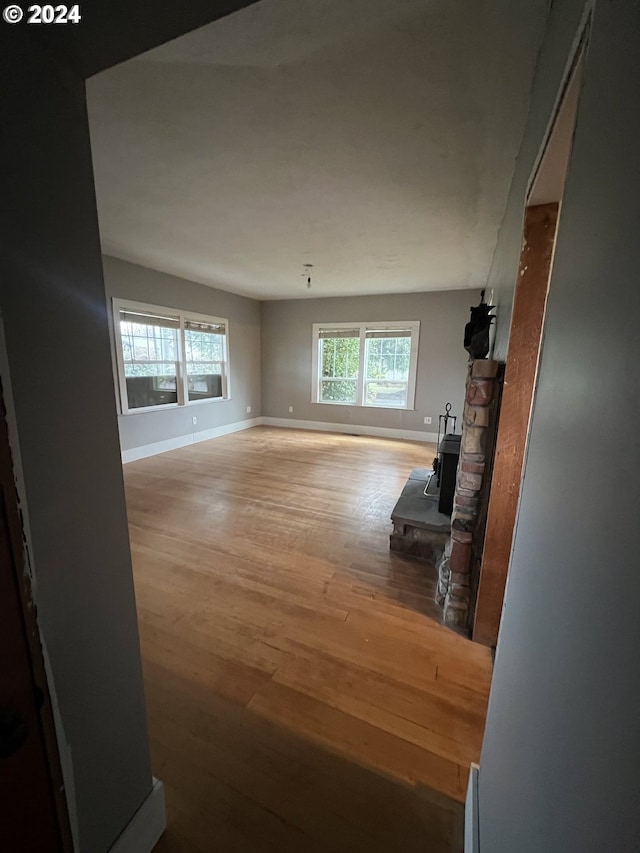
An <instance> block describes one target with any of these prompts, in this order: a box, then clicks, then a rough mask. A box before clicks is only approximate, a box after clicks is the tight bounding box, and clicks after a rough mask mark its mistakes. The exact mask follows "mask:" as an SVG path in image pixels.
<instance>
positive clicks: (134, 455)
mask: <svg viewBox="0 0 640 853" xmlns="http://www.w3.org/2000/svg"><path fill="white" fill-rule="evenodd" d="M261 424H262V418H249V419H248V420H246V421H236V423H233V424H226V425H225V426H219V427H213V428H212V429H202V430H200V431H199V432H188V433H186V435H178V436H176V437H175V438H167V439H164V440H163V441H154V442H153V443H152V444H142V445H140V447H132V448H131V449H130V450H123V451H122V461H123V463H126V462H135V461H136V460H138V459H146V457H147V456H156V455H157V454H158V453H166V452H167V451H169V450H177V449H178V448H179V447H187V446H188V445H190V444H197V443H198V442H199V441H208V440H209V439H210V438H218V437H219V436H221V435H229V434H230V433H232V432H240V431H241V430H243V429H251V427H255V426H260V425H261Z"/></svg>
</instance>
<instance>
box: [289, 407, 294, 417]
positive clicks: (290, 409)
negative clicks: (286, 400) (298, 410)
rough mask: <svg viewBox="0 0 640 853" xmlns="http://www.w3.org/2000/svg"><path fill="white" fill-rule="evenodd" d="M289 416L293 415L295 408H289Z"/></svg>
mask: <svg viewBox="0 0 640 853" xmlns="http://www.w3.org/2000/svg"><path fill="white" fill-rule="evenodd" d="M289 414H290V415H292V414H293V406H289Z"/></svg>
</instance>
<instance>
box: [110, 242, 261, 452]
mask: <svg viewBox="0 0 640 853" xmlns="http://www.w3.org/2000/svg"><path fill="white" fill-rule="evenodd" d="M103 264H104V277H105V287H106V291H107V297H108V300H109V311H111V298H112V297H118V298H121V299H131V300H134V301H137V302H147V303H151V304H155V305H162V306H166V307H168V308H179V309H183V310H186V311H194V312H196V313H199V314H210V315H212V316H217V317H226V318H227V319H228V320H229V364H230V389H231V397H230V399H229V400H219V401H217V402H213V403H202V404H198V405H197V406H180V407H178V408H175V409H165V410H164V411H155V412H135V413H134V414H128V415H119V416H118V426H119V429H120V443H121V445H122V449H123V450H130V449H131V448H134V447H140V446H142V445H145V444H152V443H153V442H156V441H164V440H166V439H171V438H179V437H180V436H186V435H191V434H192V433H196V434H197V433H198V432H200V431H202V430H207V429H211V428H213V427H219V426H226V425H227V424H233V423H237V422H239V421H243V420H247V419H249V418H256V417H259V416H260V414H261V402H260V401H261V389H260V303H259V302H256V300H255V299H247V298H245V297H244V296H236V295H235V294H233V293H227V292H225V291H223V290H216V289H215V288H213V287H206V286H205V285H202V284H196V283H195V282H192V281H186V280H185V279H182V278H176V277H175V276H172V275H166V274H165V273H161V272H156V271H155V270H150V269H146V268H145V267H140V266H137V265H136V264H130V263H127V262H126V261H121V260H118V259H117V258H112V257H108V256H104V257H103ZM114 370H115V367H114ZM247 406H251V413H250V414H247ZM194 415H195V416H196V417H197V418H198V423H197V425H196V426H193V424H192V417H193V416H194Z"/></svg>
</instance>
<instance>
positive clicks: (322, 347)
mask: <svg viewBox="0 0 640 853" xmlns="http://www.w3.org/2000/svg"><path fill="white" fill-rule="evenodd" d="M418 332H419V323H418V322H410V323H398V324H381V323H371V324H365V323H361V324H353V325H352V326H350V325H349V324H346V323H345V324H335V325H333V326H321V325H320V324H316V325H315V326H314V346H315V347H317V365H318V379H317V382H316V381H315V380H314V393H313V400H314V401H315V402H318V403H342V404H344V405H359V406H378V407H380V408H397V409H406V408H411V407H412V406H413V399H414V394H415V374H416V363H417V350H418Z"/></svg>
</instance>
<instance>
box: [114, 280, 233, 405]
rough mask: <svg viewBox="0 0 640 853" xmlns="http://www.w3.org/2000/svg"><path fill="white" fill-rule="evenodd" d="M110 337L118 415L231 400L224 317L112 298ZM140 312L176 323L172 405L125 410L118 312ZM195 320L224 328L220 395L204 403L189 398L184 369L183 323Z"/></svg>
mask: <svg viewBox="0 0 640 853" xmlns="http://www.w3.org/2000/svg"><path fill="white" fill-rule="evenodd" d="M111 302H112V321H113V337H114V342H115V356H116V366H117V385H118V395H117V396H118V401H119V404H120V414H122V415H140V414H143V413H144V412H161V411H165V410H167V409H180V408H182V407H183V406H202V405H203V404H206V403H220V402H224V401H227V400H230V399H231V379H230V375H229V374H230V369H229V320H228V318H226V317H213V316H211V315H209V314H199V313H198V312H197V311H185V310H184V309H182V308H168V307H167V306H166V305H153V304H151V303H148V302H134V301H132V300H130V299H120V298H116V297H113V298H112V300H111ZM121 311H133V312H136V311H140V312H141V313H144V314H147V315H149V316H153V315H154V314H157V315H158V316H160V317H175V318H176V319H177V321H178V329H177V332H178V334H177V353H176V394H177V398H178V399H177V402H176V403H161V404H160V405H158V406H140V407H136V408H129V398H128V396H127V383H126V377H125V372H124V366H125V362H124V354H123V348H122V334H121V332H120V312H121ZM188 320H195V321H196V322H199V323H211V324H215V325H224V328H225V334H224V360H223V362H222V363H223V365H224V372H223V374H222V396H221V397H209V398H206V399H204V400H190V399H189V386H188V382H189V375H188V370H187V360H186V348H185V322H186V321H188Z"/></svg>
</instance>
